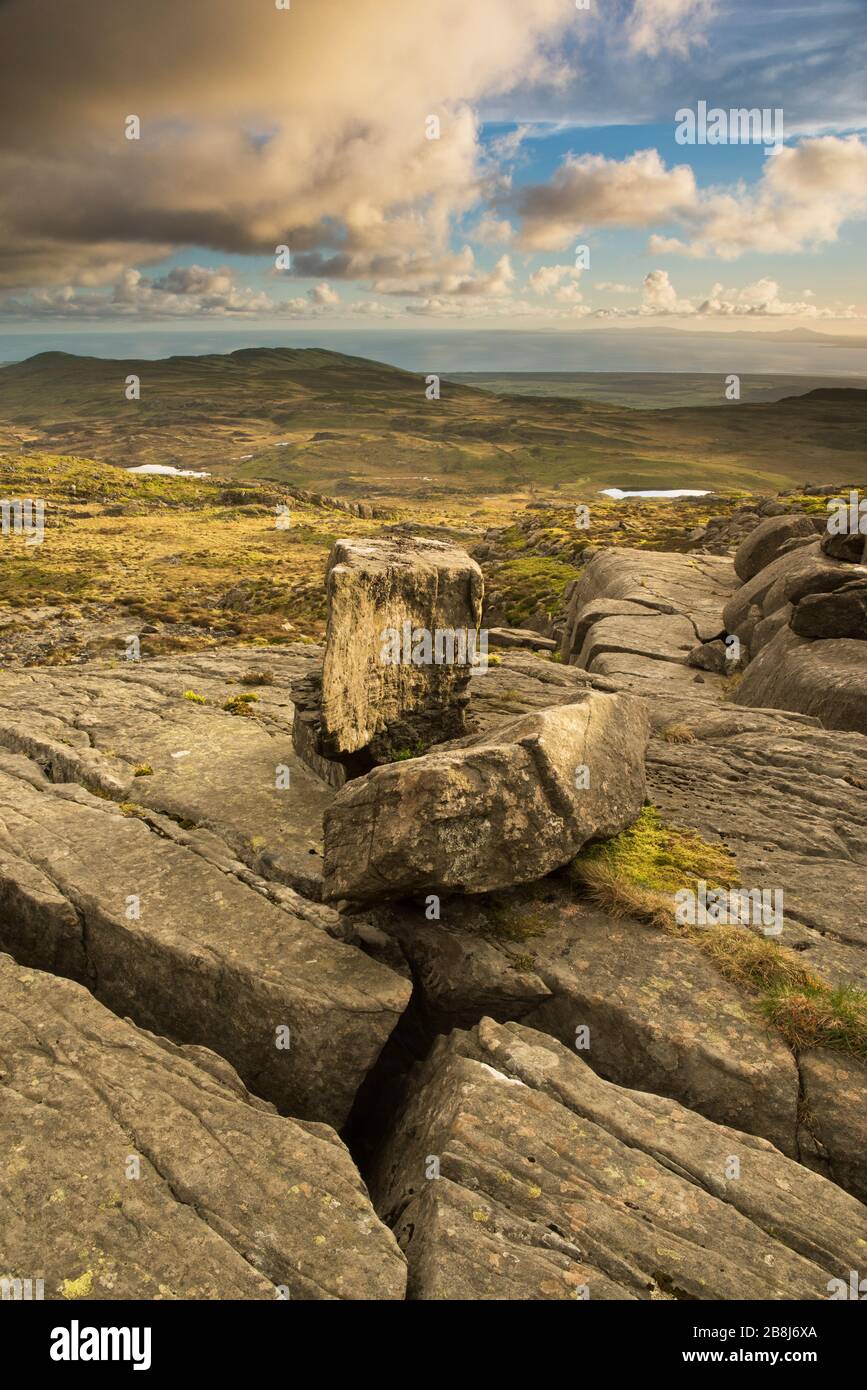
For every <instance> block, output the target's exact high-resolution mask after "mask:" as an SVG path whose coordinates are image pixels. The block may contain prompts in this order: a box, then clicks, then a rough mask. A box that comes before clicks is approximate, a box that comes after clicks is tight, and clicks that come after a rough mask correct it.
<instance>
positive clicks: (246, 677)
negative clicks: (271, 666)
mask: <svg viewBox="0 0 867 1390" xmlns="http://www.w3.org/2000/svg"><path fill="white" fill-rule="evenodd" d="M238 680H239V681H240V683H241V685H273V684H274V672H273V671H268V670H266V669H265V668H264V667H263V668H262V670H261V671H256V670H252V669H251V670H249V671H245V672H244V673H243V675H241V676H239V677H238Z"/></svg>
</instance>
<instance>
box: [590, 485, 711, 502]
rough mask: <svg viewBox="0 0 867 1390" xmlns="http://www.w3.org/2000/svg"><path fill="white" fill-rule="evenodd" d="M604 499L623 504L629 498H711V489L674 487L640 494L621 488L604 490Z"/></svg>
mask: <svg viewBox="0 0 867 1390" xmlns="http://www.w3.org/2000/svg"><path fill="white" fill-rule="evenodd" d="M602 496H603V497H612V498H613V499H614V501H615V502H623V501H625V499H626V498H627V497H709V496H710V488H700V487H699V488H697V487H672V488H663V489H661V490H656V489H653V490H651V489H646V490H643V491H640V492H623V491H622V490H621V489H620V488H619V487H604V488H602Z"/></svg>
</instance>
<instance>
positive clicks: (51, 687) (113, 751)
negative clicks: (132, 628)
mask: <svg viewBox="0 0 867 1390" xmlns="http://www.w3.org/2000/svg"><path fill="white" fill-rule="evenodd" d="M321 660H322V654H321V651H320V650H319V649H318V648H314V647H309V646H293V647H284V648H269V649H268V650H267V651H263V650H261V649H257V648H255V647H254V648H250V647H248V648H240V649H237V650H229V649H225V648H224V649H220V650H217V651H213V652H202V653H197V654H195V655H179V656H171V657H159V658H156V659H154V660H150V661H147V662H117V663H114V664H111V665H109V664H107V663H102V664H98V665H93V666H88V667H85V668H78V669H76V668H73V669H70V668H65V667H64V668H56V667H49V668H42V667H40V668H26V669H23V670H22V669H18V670H14V669H13V670H5V671H0V747H4V748H7V749H9V750H10V751H13V752H21V753H25V754H27V755H28V756H30V757H32V758H33V759H34V760H35V761H36V762H37V763H38V764H39V765H40V767H42V768H43V769H44V770H45V771H46V772H47V773H48V775H49V776H50V777H51V778H52V779H53V780H55V781H61V782H62V781H69V782H78V783H80V784H82V785H85V786H87V787H90V788H92V789H93V790H95V791H96V792H97V793H99V794H106V795H109V796H112V797H115V798H116V799H118V800H121V801H122V800H125V799H126V800H130V801H136V802H138V803H139V804H141V805H144V806H147V807H149V808H150V809H152V810H154V811H158V812H160V813H161V814H163V815H167V816H171V817H172V818H173V819H175V820H176V821H178V822H180V823H183V824H188V825H190V826H195V827H198V828H201V829H203V830H208V831H212V832H213V833H214V834H216V835H218V836H219V837H220V838H221V839H222V840H223V841H224V842H225V844H226V846H227V847H228V848H229V849H230V850H231V852H232V856H233V857H234V858H237V859H240V860H242V861H243V862H244V863H245V864H247V865H248V866H249V867H250V868H251V869H254V870H256V871H257V872H260V873H263V874H264V875H265V876H267V877H268V878H272V879H275V880H277V881H279V882H281V883H285V884H288V885H290V886H291V887H293V888H296V889H299V890H300V891H302V892H304V893H306V894H308V895H310V894H312V895H314V896H315V895H316V893H317V892H318V884H319V881H320V879H321V872H322V815H323V813H324V811H325V808H326V806H327V805H328V803H329V801H330V800H331V795H332V793H331V791H330V789H329V788H328V787H323V785H322V782H321V781H320V779H319V778H318V777H316V776H314V775H313V773H312V772H311V771H310V770H309V769H308V768H307V767H306V766H305V765H304V763H303V762H302V761H301V760H300V758H298V756H297V755H296V753H295V752H294V750H293V747H292V720H293V715H294V705H293V702H292V699H291V695H290V685H291V684H292V683H293V682H294V681H297V680H299V679H301V678H302V677H303V676H304V675H305V674H308V673H310V672H311V671H312V670H313V669H314V668H315V667H316V666H318V665H320V664H321ZM255 676H259V677H263V676H264V679H262V680H260V682H259V683H255V684H247V683H246V680H242V679H241V678H242V677H245V678H252V677H255ZM187 693H188V694H189V695H195V696H197V697H198V698H199V699H202V700H204V701H205V703H203V704H200V703H197V701H196V700H192V699H190V698H185V694H187ZM241 695H244V696H254V697H255V698H254V699H253V700H250V701H249V702H247V703H245V702H241V708H242V709H244V710H246V712H247V714H246V717H240V716H237V715H233V714H230V713H228V712H227V711H226V710H224V709H223V705H224V704H226V703H227V702H229V701H231V700H233V699H237V697H238V696H241ZM148 768H149V769H150V772H147V773H146V774H145V775H141V776H136V775H135V773H136V770H139V771H143V770H145V769H148ZM278 769H283V770H284V771H283V775H282V777H281V779H280V780H281V781H282V782H283V783H287V782H288V785H283V786H281V787H278V785H277V783H278Z"/></svg>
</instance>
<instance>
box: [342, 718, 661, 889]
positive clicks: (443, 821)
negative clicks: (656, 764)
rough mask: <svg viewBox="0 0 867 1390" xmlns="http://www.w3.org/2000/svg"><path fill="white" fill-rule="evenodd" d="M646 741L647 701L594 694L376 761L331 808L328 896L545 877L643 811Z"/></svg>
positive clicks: (498, 883) (491, 884) (485, 886)
mask: <svg viewBox="0 0 867 1390" xmlns="http://www.w3.org/2000/svg"><path fill="white" fill-rule="evenodd" d="M646 739H647V716H646V713H645V710H644V707H643V705H642V704H641V703H640V701H638V700H634V699H631V698H630V697H628V696H615V697H610V696H607V695H602V694H597V693H595V692H594V693H592V694H589V695H587V696H586V697H585V698H584V699H582V700H580V701H579V702H577V703H574V704H568V705H558V706H555V707H553V708H550V709H545V710H542V711H540V712H539V713H538V714H531V715H527V716H525V717H524V718H522V719H518V720H516V721H515V722H514V723H512V724H507V725H505V726H504V727H503V728H501V729H499V730H498V731H497V733H496V735H494V736H493V737H491V736H481V737H478V738H475V739H469V740H464V741H463V743H462V745H461V746H460V747H457V748H450V749H445V750H435V751H433V752H431V753H428V754H426V755H425V756H424V757H419V758H412V759H409V760H408V761H404V762H397V763H391V764H388V765H385V766H381V767H377V768H375V769H374V770H373V771H372V772H370V773H369V774H368V775H367V776H366V777H362V778H357V779H355V780H354V781H352V782H349V783H347V785H346V786H345V787H344V788H343V789H342V790H341V791H340V792H339V793H338V794H337V796H336V797H335V799H334V801H333V803H332V805H331V806H330V808H329V810H328V812H327V814H326V817H325V876H324V881H323V884H324V887H323V891H324V894H325V896H326V897H327V898H328V899H330V900H339V899H352V900H356V901H364V900H366V899H371V898H377V897H401V896H403V895H405V894H408V893H418V892H425V891H428V890H430V891H432V892H459V893H483V892H487V891H489V890H490V889H493V888H499V887H503V886H504V885H507V884H511V883H525V882H528V881H529V880H531V879H535V878H539V877H541V876H542V875H543V874H546V873H549V872H550V871H551V869H554V868H557V867H558V866H559V865H561V864H565V863H566V862H567V861H568V860H569V859H571V858H572V856H573V855H574V854H575V853H576V851H577V850H578V848H579V847H580V846H581V845H582V844H584V843H585V841H587V840H588V839H590V838H591V837H595V836H604V835H612V834H614V833H615V832H616V831H617V830H618V829H622V828H623V827H624V826H626V825H628V824H629V823H630V822H631V821H632V820H634V819H635V817H636V816H637V815H638V812H639V811H640V809H641V805H642V802H643V800H644V749H645V745H646ZM585 783H587V785H585Z"/></svg>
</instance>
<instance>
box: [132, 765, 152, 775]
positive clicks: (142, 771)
mask: <svg viewBox="0 0 867 1390" xmlns="http://www.w3.org/2000/svg"><path fill="white" fill-rule="evenodd" d="M132 775H133V777H153V775H154V770H153V768H152V767H151V765H150V763H136V765H135V767H134V768H133V770H132Z"/></svg>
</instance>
